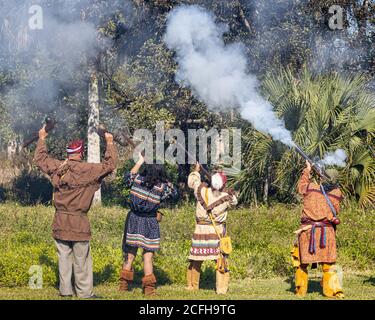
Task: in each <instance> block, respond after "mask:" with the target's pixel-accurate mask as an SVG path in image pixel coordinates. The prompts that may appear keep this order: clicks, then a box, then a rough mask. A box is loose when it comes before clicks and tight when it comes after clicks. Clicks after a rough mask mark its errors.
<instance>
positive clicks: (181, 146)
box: [173, 141, 211, 180]
mask: <svg viewBox="0 0 375 320" xmlns="http://www.w3.org/2000/svg"><path fill="white" fill-rule="evenodd" d="M173 143H175V144H176V145H178V146H180V148H182V150H184V152H185V153H186V154H187V156H188V157H190V159H194V157H193V155H192V154H191V153H190V152H189V151H187V150H186V148H185V147H184V146H183V145H182V144H181V143H179V142H177V141H174V142H173ZM200 168H201V170H202V172H203V173H204V174H205V176H206V177H207V178H208V179H209V180H211V175H210V173H209V172H208V171H207V170H206V169H205V168H204V167H203V166H202V165H201V166H200Z"/></svg>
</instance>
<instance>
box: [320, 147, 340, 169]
mask: <svg viewBox="0 0 375 320" xmlns="http://www.w3.org/2000/svg"><path fill="white" fill-rule="evenodd" d="M345 160H346V153H345V151H344V150H343V149H337V150H336V151H334V152H328V153H326V154H325V155H324V158H323V159H322V160H320V161H319V164H322V165H324V166H338V167H345V164H346V163H345Z"/></svg>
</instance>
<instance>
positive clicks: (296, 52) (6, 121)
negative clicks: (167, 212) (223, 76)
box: [0, 0, 375, 206]
mask: <svg viewBox="0 0 375 320" xmlns="http://www.w3.org/2000/svg"><path fill="white" fill-rule="evenodd" d="M73 2H74V3H73ZM73 2H72V1H67V0H41V1H38V4H39V5H40V6H41V7H42V8H43V10H44V13H45V15H46V17H47V16H48V19H46V24H45V28H44V29H43V30H38V31H35V30H31V29H30V28H29V27H28V18H29V16H30V15H29V14H28V9H29V7H30V5H31V4H35V3H34V1H29V0H28V1H10V2H9V1H6V0H0V30H1V32H0V159H1V161H2V163H1V164H2V165H5V162H4V161H3V159H5V158H6V157H9V158H11V159H9V160H11V164H9V163H6V164H7V165H8V167H9V166H13V167H16V168H17V170H18V169H19V170H18V171H21V172H22V173H23V174H22V176H21V177H15V179H13V180H9V179H8V180H9V181H7V182H8V183H7V185H0V190H1V191H2V192H0V201H1V200H3V199H4V195H8V199H12V200H17V201H21V202H23V203H27V202H29V203H30V204H31V203H36V202H37V201H38V199H39V200H41V201H42V202H48V200H49V197H50V193H48V190H49V189H48V187H47V188H46V190H47V191H46V193H47V194H44V195H40V193H37V194H28V193H27V192H28V190H30V191H31V192H32V191H34V190H38V189H39V190H41V189H42V188H34V187H30V186H34V185H35V184H34V182H35V181H37V180H38V177H36V172H34V171H33V168H32V167H31V165H30V160H31V157H32V151H33V147H31V148H30V149H29V150H24V151H20V148H19V146H20V145H21V144H22V142H23V141H24V140H25V139H26V138H28V137H29V136H30V135H31V134H32V133H33V132H34V131H35V130H36V129H37V128H39V127H40V126H41V123H42V121H43V118H44V116H45V115H46V114H51V115H53V116H55V117H57V118H58V120H59V123H58V125H57V127H56V129H55V131H54V132H53V134H51V136H50V138H49V149H50V150H51V152H52V154H53V155H55V156H57V157H60V158H62V157H64V156H65V153H64V149H65V146H66V144H67V142H68V141H69V140H71V139H73V138H85V137H86V135H87V104H88V101H87V100H88V99H87V88H88V83H89V69H90V68H91V67H94V68H95V69H96V71H97V75H98V78H99V87H100V88H99V89H100V108H101V115H100V117H101V121H102V122H104V123H105V124H107V125H108V126H109V128H110V129H112V130H113V131H115V132H118V131H120V130H123V129H124V128H127V129H129V130H130V132H134V130H135V129H137V128H149V129H154V128H155V123H156V121H159V120H164V121H165V122H166V127H167V128H169V127H179V128H181V129H182V130H183V131H184V132H187V130H188V129H198V128H205V129H209V128H212V127H217V128H226V127H238V128H242V129H244V132H245V133H246V136H245V139H244V151H245V153H244V156H243V160H244V161H243V168H244V171H243V172H242V173H241V176H240V178H239V181H238V187H241V199H242V200H243V201H244V202H245V203H259V202H263V203H267V202H268V201H269V200H270V199H271V200H277V201H283V202H293V201H294V192H293V191H291V190H294V187H295V181H296V177H297V172H298V170H299V169H300V168H299V167H298V168H297V167H296V166H294V164H295V161H296V157H295V155H292V154H291V153H290V152H286V150H285V148H284V147H282V146H280V145H278V144H275V143H272V142H271V140H270V139H269V138H267V137H264V136H263V135H262V134H260V133H259V132H254V130H253V129H252V127H251V126H250V124H249V123H245V122H244V121H242V120H241V119H238V117H236V113H235V112H233V113H230V114H227V113H224V114H219V113H214V112H209V111H208V110H207V107H206V106H205V105H204V104H203V103H201V102H200V101H198V100H197V99H196V98H194V96H193V94H192V92H191V91H190V90H189V89H187V88H184V87H181V86H180V85H178V84H177V83H176V81H175V79H174V75H175V71H176V68H177V66H176V63H175V61H174V60H173V54H174V53H173V52H171V51H169V50H168V49H167V48H166V46H165V44H164V43H163V41H162V37H163V35H164V31H165V28H166V16H167V14H168V13H169V12H170V10H171V9H173V8H175V7H176V6H178V5H181V4H195V5H200V6H203V7H205V8H207V9H208V10H210V11H211V12H213V13H214V14H215V15H216V17H217V21H218V22H220V23H224V24H226V25H228V31H227V32H226V33H225V35H224V37H225V42H226V43H233V42H242V43H243V45H244V52H245V54H246V56H247V58H248V69H249V71H250V72H251V73H252V74H254V75H255V76H257V77H258V78H259V80H261V81H262V83H263V86H264V90H263V94H264V96H265V97H267V98H269V99H270V101H271V102H272V103H273V105H274V107H275V110H276V112H277V113H278V115H279V116H280V117H283V118H284V119H285V121H286V125H287V127H288V128H290V129H291V130H292V131H293V132H294V133H295V135H296V138H297V140H298V142H299V143H300V144H301V145H302V146H303V147H304V148H306V151H308V152H311V153H315V154H316V155H319V156H321V155H322V154H323V152H324V151H325V150H332V149H333V148H334V147H337V146H340V147H343V148H344V149H345V150H346V151H348V152H349V153H350V157H351V158H350V163H349V164H348V166H347V168H346V169H345V170H344V171H343V173H342V179H343V181H344V187H345V191H346V193H347V194H348V195H350V197H351V198H355V199H357V200H358V201H359V203H360V205H363V206H371V205H372V204H373V203H374V184H373V172H371V171H373V166H374V164H373V151H371V150H373V149H374V140H373V126H371V123H369V124H367V125H365V126H364V127H363V128H359V127H358V128H354V127H353V126H354V123H353V124H352V122H351V121H352V120H353V115H352V114H351V113H352V111H353V108H354V106H353V104H352V103H351V102H350V101H351V100H350V99H352V98H353V99H354V100H356V103H357V104H360V105H361V107H360V109H361V110H363V112H364V113H365V114H369V113H370V111H368V110H369V109H370V108H373V102H372V100H373V96H369V94H368V93H367V91H366V90H367V89H365V87H368V88H369V89H368V90H373V85H374V82H373V79H374V72H375V70H374V66H375V63H374V59H375V58H374V57H375V51H374V36H375V32H374V16H375V9H374V4H373V1H363V2H362V1H356V0H350V1H347V0H319V1H309V0H301V1H287V0H257V1H247V0H229V1H215V0H181V1H180V0H166V1H164V0H163V1H143V0H136V1H130V0H129V1H122V0H121V1H120V0H113V1H104V0H79V1H73ZM332 4H335V5H340V6H341V7H342V8H343V9H344V11H345V14H344V29H343V30H332V29H330V28H329V18H330V17H331V14H329V12H328V8H329V7H330V6H331V5H332ZM51 17H53V19H54V21H56V22H57V23H56V25H53V24H49V22H50V20H49V19H50V18H51ZM74 23H83V24H85V25H86V26H89V27H90V28H93V29H94V32H95V41H94V43H92V44H91V45H90V46H88V48H86V50H82V52H80V51H79V50H78V49H79V48H81V47H82V46H81V43H80V41H77V42H75V44H76V46H73V49H74V50H69V51H64V50H67V49H66V48H65V45H66V46H67V48H69V46H68V44H65V43H62V44H61V43H60V42H61V41H62V42H63V40H61V38H60V37H61V34H59V32H60V33H63V30H62V29H59V28H60V27H61V26H64V25H69V24H74ZM90 28H89V29H90ZM56 30H57V31H59V32H55V31H56ZM76 31H77V30H76ZM62 39H64V38H62ZM68 57H69V58H68ZM305 68H306V69H307V70H308V72H307V73H306V72H305V71H304V70H305ZM283 70H289V71H287V72H285V71H283ZM348 72H351V74H352V75H353V76H347V75H346V74H347V73H348ZM310 73H311V74H313V75H314V76H312V75H310ZM336 73H339V74H340V76H338V75H337V74H336ZM315 74H317V75H318V76H315ZM352 77H353V79H354V80H350V79H351V78H352ZM327 79H328V80H327ZM346 85H348V88H347V89H346V88H344V86H346ZM336 87H337V88H338V89H337V90H336ZM362 87H363V88H362ZM280 94H281V95H282V96H280ZM346 94H347V95H350V99H349V100H350V101H349V100H345V96H344V95H346ZM361 97H364V98H361ZM320 99H323V101H324V104H321V103H317V102H319V101H320ZM355 108H356V107H355ZM328 110H330V111H329V112H328ZM302 111H303V112H302ZM353 112H354V113H356V114H357V116H356V117H357V118H358V112H360V111H359V110H354V111H353ZM349 113H350V115H349ZM295 115H296V117H295ZM297 115H298V117H299V118H298V119H297ZM304 115H306V119H302V117H303V116H304ZM237 116H238V115H237ZM328 118H329V119H330V121H331V122H332V123H329V122H325V121H326V120H328ZM371 119H372V116H371V115H370V117H369V121H371ZM357 120H358V119H357ZM188 121H189V122H188ZM349 123H350V124H351V126H350V127H347V128H345V127H346V125H347V124H349ZM355 123H357V122H355ZM312 124H313V125H312ZM332 124H334V125H332ZM326 129H327V130H326ZM304 137H313V138H312V139H310V140H306V139H304ZM321 137H323V139H321V140H319V139H320V138H321ZM318 142H319V143H318ZM9 144H14V145H15V146H18V148H17V151H18V154H17V155H18V156H19V158H20V159H14V158H12V157H10V155H9V152H8V155H7V154H6V153H7V147H8V145H9ZM349 144H350V145H349ZM270 149H272V152H269V151H270ZM253 150H257V151H253ZM368 150H370V151H368ZM371 153H372V158H371ZM265 154H267V157H265V156H264V155H265ZM123 158H124V157H123ZM124 166H126V164H125V165H124ZM284 166H286V170H284ZM0 167H1V166H0ZM8 167H5V168H4V170H8V171H9V168H8ZM24 169H25V170H24ZM34 169H35V168H34ZM188 172H189V166H187V165H180V166H179V168H178V179H177V181H178V182H179V183H180V187H181V189H182V190H183V189H184V183H185V182H186V176H187V174H188ZM121 174H122V171H121V172H120V175H119V176H118V177H121ZM119 179H120V178H118V179H117V180H115V182H114V185H112V186H111V185H107V189H106V190H108V191H109V190H114V192H115V193H114V194H116V195H117V197H118V198H117V199H116V201H115V203H121V202H122V199H123V198H121V197H122V196H123V195H124V194H126V190H125V189H124V188H123V186H121V183H122V182H121V181H120V180H119ZM39 181H44V180H43V179H40V180H39ZM22 183H23V184H22ZM265 184H267V187H266V186H265ZM24 186H25V187H24ZM43 188H44V187H43ZM3 189H6V190H3ZM112 195H113V194H110V193H107V198H113V197H112ZM104 196H105V194H104ZM28 199H29V200H30V201H28Z"/></svg>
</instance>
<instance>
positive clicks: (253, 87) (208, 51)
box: [164, 6, 294, 147]
mask: <svg viewBox="0 0 375 320" xmlns="http://www.w3.org/2000/svg"><path fill="white" fill-rule="evenodd" d="M226 31H227V26H225V25H222V24H216V23H215V17H214V16H213V15H212V14H211V13H210V12H208V11H206V10H205V9H203V8H201V7H198V6H180V7H178V8H176V9H173V10H172V11H171V12H170V14H169V16H168V19H167V31H166V34H165V37H164V41H165V42H166V44H167V46H168V47H169V48H170V49H172V50H175V51H176V60H177V62H178V71H177V74H176V80H177V81H178V82H180V83H181V85H184V86H188V87H190V88H191V90H192V91H193V93H194V94H195V96H196V97H197V98H198V99H200V100H202V101H204V102H205V103H206V104H207V106H208V108H209V109H211V110H214V111H218V110H227V109H229V108H239V111H240V114H241V116H242V117H243V118H244V119H246V120H248V121H249V122H250V123H251V124H252V125H253V127H254V128H255V129H256V130H259V131H261V132H263V133H265V134H269V135H271V136H272V138H273V139H274V140H278V141H281V142H282V143H284V144H286V145H288V146H290V147H292V146H294V142H293V140H292V136H291V133H290V132H289V131H288V130H287V129H286V128H285V125H284V122H283V121H282V120H281V119H279V118H277V116H276V115H275V113H274V112H273V107H272V105H271V104H270V103H269V102H268V101H267V100H265V99H264V98H263V97H262V96H261V95H260V94H259V93H258V86H259V83H258V81H257V79H256V77H255V76H253V75H251V74H250V73H248V72H247V61H246V57H245V54H244V49H243V46H242V44H240V43H234V44H228V45H226V44H225V43H224V41H223V39H222V36H223V34H224V33H225V32H226Z"/></svg>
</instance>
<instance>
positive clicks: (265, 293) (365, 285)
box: [0, 272, 375, 300]
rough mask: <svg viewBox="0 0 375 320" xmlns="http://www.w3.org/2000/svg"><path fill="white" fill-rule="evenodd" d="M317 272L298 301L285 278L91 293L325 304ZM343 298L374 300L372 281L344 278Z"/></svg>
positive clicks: (1, 293) (46, 294) (13, 291)
mask: <svg viewBox="0 0 375 320" xmlns="http://www.w3.org/2000/svg"><path fill="white" fill-rule="evenodd" d="M319 274H320V273H319V272H318V273H316V274H315V272H313V273H312V276H311V277H310V282H309V292H308V294H307V295H306V297H304V298H298V297H296V296H295V295H294V293H293V291H292V290H291V288H292V287H291V285H290V280H291V279H288V278H272V279H250V278H246V279H243V280H239V279H236V280H234V281H232V282H231V283H230V291H229V293H228V294H227V295H217V294H215V292H214V288H213V287H212V286H208V285H204V286H203V288H202V289H201V290H199V291H198V292H189V291H187V290H185V288H184V286H183V285H179V284H171V285H162V286H159V287H158V289H157V295H156V296H155V297H151V298H150V297H147V298H145V296H144V295H143V294H142V291H141V286H140V281H138V283H137V284H135V288H134V289H133V291H131V292H126V293H121V292H119V291H118V290H117V285H115V284H100V285H98V286H96V287H95V293H96V294H97V295H99V296H100V297H101V298H102V299H106V300H107V299H108V300H150V299H153V300H159V299H168V300H196V299H197V300H199V299H207V300H210V299H216V300H263V299H266V300H269V299H272V300H301V299H306V300H320V299H323V300H327V298H325V297H324V296H323V295H322V294H321V288H320V284H319V281H320V278H319ZM344 289H345V297H346V299H347V300H348V299H350V300H358V299H360V300H367V299H368V300H374V299H375V278H374V277H372V278H371V276H370V275H368V276H365V275H363V274H361V275H354V274H347V275H345V280H344ZM4 299H6V300H19V299H21V300H29V299H30V300H34V299H37V300H51V299H57V300H69V299H73V300H77V299H78V298H76V297H75V298H61V297H60V296H59V295H58V290H57V289H56V288H54V287H51V286H49V287H46V288H43V289H38V290H36V289H30V288H28V287H16V288H0V300H4Z"/></svg>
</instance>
